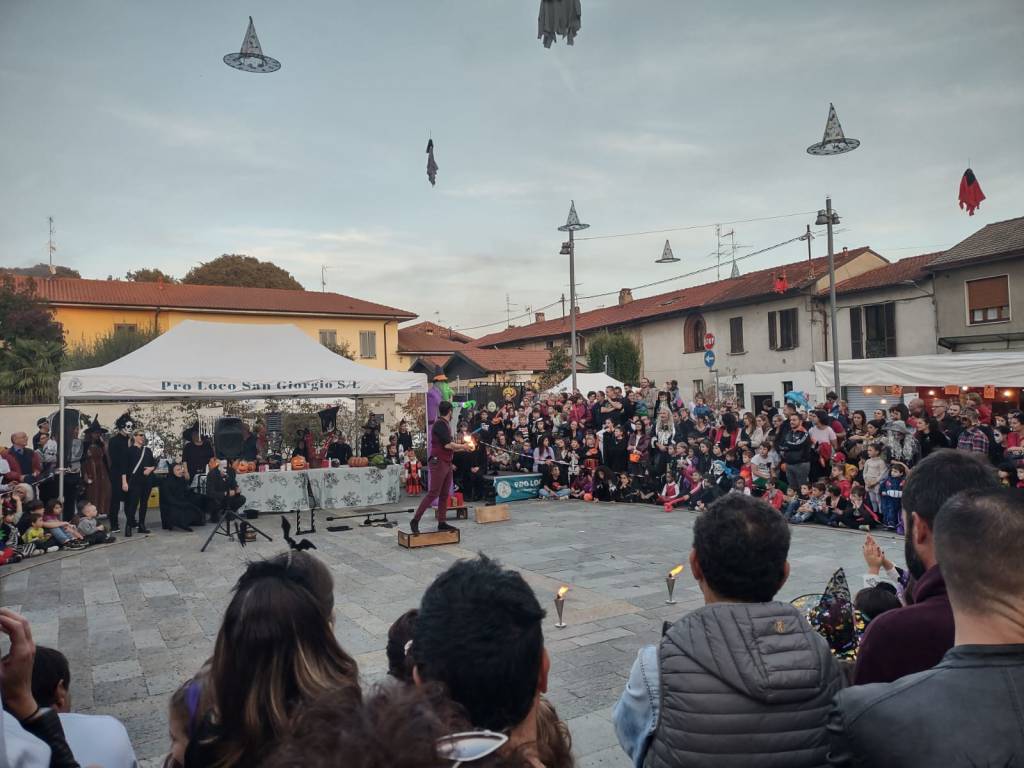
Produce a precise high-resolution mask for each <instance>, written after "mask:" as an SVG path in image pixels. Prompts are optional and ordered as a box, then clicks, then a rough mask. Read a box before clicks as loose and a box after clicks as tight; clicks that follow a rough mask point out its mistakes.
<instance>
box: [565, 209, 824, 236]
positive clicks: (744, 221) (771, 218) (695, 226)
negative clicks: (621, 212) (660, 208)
mask: <svg viewBox="0 0 1024 768" xmlns="http://www.w3.org/2000/svg"><path fill="white" fill-rule="evenodd" d="M817 213H818V212H817V211H800V212H798V213H782V214H779V215H778V216H759V217H757V218H755V219H733V220H732V221H719V222H716V223H714V224H693V225H691V226H688V227H670V228H668V229H649V230H646V231H644V232H622V233H619V234H615V235H591V236H590V237H577V238H576V239H577V240H610V239H612V238H616V237H638V236H640V235H663V234H665V233H666V232H687V231H689V230H691V229H712V228H714V227H720V226H722V225H724V224H749V223H751V222H754V221H774V220H775V219H791V218H793V217H795V216H814V215H816V214H817Z"/></svg>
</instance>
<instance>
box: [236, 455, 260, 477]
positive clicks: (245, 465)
mask: <svg viewBox="0 0 1024 768" xmlns="http://www.w3.org/2000/svg"><path fill="white" fill-rule="evenodd" d="M234 467H235V472H237V473H238V474H240V475H244V474H245V473H246V472H255V471H256V462H254V461H244V460H242V459H236V460H235V463H234Z"/></svg>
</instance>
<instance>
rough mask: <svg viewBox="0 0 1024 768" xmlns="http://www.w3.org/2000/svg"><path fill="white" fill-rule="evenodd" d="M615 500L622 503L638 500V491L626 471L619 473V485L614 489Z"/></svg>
mask: <svg viewBox="0 0 1024 768" xmlns="http://www.w3.org/2000/svg"><path fill="white" fill-rule="evenodd" d="M615 500H616V501H620V502H622V503H624V504H637V503H639V502H640V491H639V490H637V488H636V486H634V485H633V479H632V478H631V477H630V476H629V473H628V472H620V473H619V487H618V488H616V489H615Z"/></svg>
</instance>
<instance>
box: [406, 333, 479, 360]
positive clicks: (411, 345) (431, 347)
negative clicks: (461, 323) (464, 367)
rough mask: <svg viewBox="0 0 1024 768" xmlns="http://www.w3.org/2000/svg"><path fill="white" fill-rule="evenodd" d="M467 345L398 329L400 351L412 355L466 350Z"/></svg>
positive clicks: (440, 337)
mask: <svg viewBox="0 0 1024 768" xmlns="http://www.w3.org/2000/svg"><path fill="white" fill-rule="evenodd" d="M465 348H466V344H465V342H462V341H455V340H454V339H449V338H445V337H442V336H433V335H429V334H426V333H417V332H416V331H413V330H411V329H409V328H399V329H398V351H399V352H404V353H412V354H417V353H419V354H422V353H427V352H454V351H455V350H457V349H465Z"/></svg>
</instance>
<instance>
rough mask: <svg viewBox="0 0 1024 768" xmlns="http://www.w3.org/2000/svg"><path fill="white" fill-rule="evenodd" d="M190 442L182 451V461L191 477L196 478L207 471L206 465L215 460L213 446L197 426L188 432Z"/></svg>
mask: <svg viewBox="0 0 1024 768" xmlns="http://www.w3.org/2000/svg"><path fill="white" fill-rule="evenodd" d="M187 434H188V442H186V443H185V445H184V446H183V447H182V449H181V460H182V462H183V463H184V464H185V466H186V468H187V469H188V476H189V477H196V476H197V475H201V474H203V473H204V472H205V471H206V465H207V464H209V463H210V459H212V458H213V446H212V445H211V444H210V439H209V438H208V437H206V436H205V435H204V434H203V433H202V432H201V431H200V429H199V424H195V425H194V426H193V427H192V428H191V429H189V430H188V433H187Z"/></svg>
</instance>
